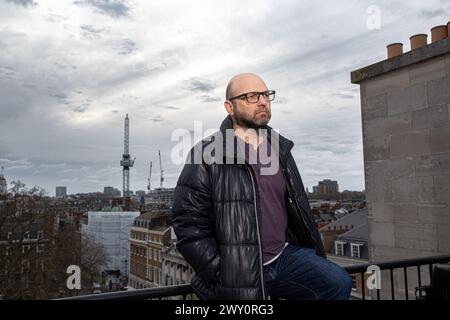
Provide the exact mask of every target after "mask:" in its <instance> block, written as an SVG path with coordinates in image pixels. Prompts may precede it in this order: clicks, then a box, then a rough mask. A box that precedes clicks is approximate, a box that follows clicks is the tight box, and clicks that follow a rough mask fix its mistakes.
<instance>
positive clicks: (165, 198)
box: [145, 188, 175, 207]
mask: <svg viewBox="0 0 450 320" xmlns="http://www.w3.org/2000/svg"><path fill="white" fill-rule="evenodd" d="M174 194H175V188H155V189H152V190H150V191H149V193H148V194H147V195H146V196H145V205H146V207H158V206H159V205H161V204H165V205H166V206H168V207H171V206H172V204H173V199H174Z"/></svg>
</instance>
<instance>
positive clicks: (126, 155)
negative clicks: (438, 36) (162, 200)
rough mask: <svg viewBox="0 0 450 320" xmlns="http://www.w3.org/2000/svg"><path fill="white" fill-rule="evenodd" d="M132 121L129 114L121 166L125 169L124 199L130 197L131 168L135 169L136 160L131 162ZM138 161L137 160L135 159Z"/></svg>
mask: <svg viewBox="0 0 450 320" xmlns="http://www.w3.org/2000/svg"><path fill="white" fill-rule="evenodd" d="M129 144H130V120H129V119H128V113H127V115H126V117H125V130H124V138H123V155H122V160H121V161H120V165H121V166H122V167H123V188H122V192H123V197H124V198H125V197H128V196H129V193H130V167H133V164H134V159H133V160H131V156H130V150H129ZM135 159H136V158H135Z"/></svg>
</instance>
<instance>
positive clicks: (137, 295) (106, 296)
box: [57, 255, 450, 300]
mask: <svg viewBox="0 0 450 320" xmlns="http://www.w3.org/2000/svg"><path fill="white" fill-rule="evenodd" d="M448 262H450V255H444V256H432V257H425V258H415V259H405V260H396V261H389V262H379V263H375V262H374V263H370V264H361V265H354V266H346V267H344V269H345V270H347V272H348V273H349V274H352V275H355V274H356V275H359V276H360V277H361V285H362V290H361V297H360V299H362V300H366V299H368V298H369V299H377V300H380V299H381V295H380V289H375V291H376V294H375V297H373V296H370V297H369V296H368V295H367V294H366V284H365V282H366V277H367V273H366V271H367V268H368V267H369V266H371V265H376V266H378V267H379V268H380V270H381V271H382V270H389V274H390V288H389V289H390V299H392V300H395V299H405V300H409V299H410V298H411V297H410V295H409V291H410V290H408V288H409V287H408V268H414V269H415V271H416V272H417V283H416V284H417V286H414V287H415V288H422V287H423V286H424V284H423V283H422V272H423V268H427V269H426V272H428V274H429V279H430V282H431V279H432V274H433V265H435V264H438V263H448ZM394 270H400V271H401V272H402V273H403V281H404V288H405V289H404V295H403V297H402V296H396V292H398V290H396V289H398V288H396V286H395V281H394ZM410 285H411V283H410ZM427 285H430V283H427ZM189 294H194V291H193V289H192V287H191V285H190V284H183V285H175V286H164V287H154V288H148V289H136V290H132V291H117V292H108V293H99V294H90V295H80V296H73V297H66V298H62V299H57V300H147V299H159V300H162V299H163V298H167V297H175V296H180V297H182V299H183V300H185V299H186V297H187V295H189ZM417 298H420V297H414V299H417Z"/></svg>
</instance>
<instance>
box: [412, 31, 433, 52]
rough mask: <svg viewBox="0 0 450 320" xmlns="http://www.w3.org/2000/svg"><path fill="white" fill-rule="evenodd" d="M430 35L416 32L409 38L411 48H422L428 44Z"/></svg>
mask: <svg viewBox="0 0 450 320" xmlns="http://www.w3.org/2000/svg"><path fill="white" fill-rule="evenodd" d="M427 38H428V35H426V34H424V33H419V34H415V35H413V36H412V37H410V38H409V40H410V42H411V50H414V49H417V48H421V47H424V46H426V45H427Z"/></svg>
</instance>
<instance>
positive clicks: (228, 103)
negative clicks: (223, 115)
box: [223, 100, 234, 116]
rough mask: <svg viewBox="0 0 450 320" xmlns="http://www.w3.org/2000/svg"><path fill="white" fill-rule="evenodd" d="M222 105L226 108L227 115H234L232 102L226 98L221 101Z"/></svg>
mask: <svg viewBox="0 0 450 320" xmlns="http://www.w3.org/2000/svg"><path fill="white" fill-rule="evenodd" d="M223 106H224V107H225V110H227V112H228V115H230V116H234V108H233V104H232V103H231V101H228V100H226V101H225V102H224V103H223Z"/></svg>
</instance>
